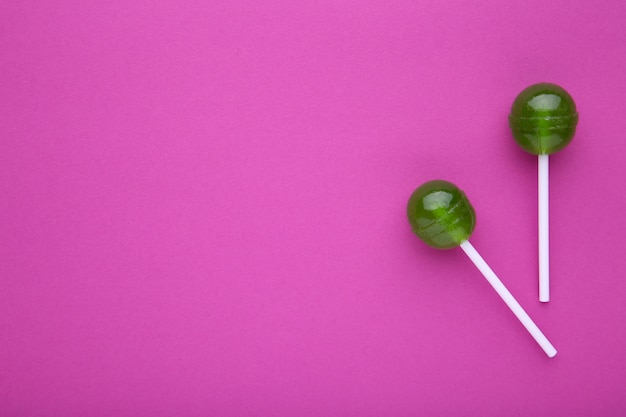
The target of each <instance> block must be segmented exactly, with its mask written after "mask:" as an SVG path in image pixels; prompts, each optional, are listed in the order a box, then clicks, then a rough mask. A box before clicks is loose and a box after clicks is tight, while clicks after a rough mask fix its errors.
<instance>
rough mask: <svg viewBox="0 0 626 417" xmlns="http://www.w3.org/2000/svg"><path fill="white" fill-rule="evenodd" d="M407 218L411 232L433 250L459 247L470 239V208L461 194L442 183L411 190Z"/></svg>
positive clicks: (472, 221) (472, 219) (473, 215)
mask: <svg viewBox="0 0 626 417" xmlns="http://www.w3.org/2000/svg"><path fill="white" fill-rule="evenodd" d="M407 215H408V217H409V223H411V227H412V228H413V232H414V233H415V234H416V235H418V236H419V237H420V239H422V240H423V241H424V242H426V244H428V245H429V246H432V247H433V248H437V249H450V248H454V247H457V246H459V245H460V244H461V243H463V242H464V241H466V240H467V239H468V238H469V237H470V235H471V234H472V232H473V231H474V225H475V224H476V213H475V212H474V207H472V205H471V204H470V202H469V200H468V199H467V197H466V196H465V193H464V192H463V191H461V190H459V188H458V187H457V186H456V185H454V184H452V183H449V182H448V181H442V180H434V181H429V182H427V183H425V184H423V185H422V186H420V187H419V188H418V189H417V190H415V192H413V195H411V198H410V199H409V204H408V206H407Z"/></svg>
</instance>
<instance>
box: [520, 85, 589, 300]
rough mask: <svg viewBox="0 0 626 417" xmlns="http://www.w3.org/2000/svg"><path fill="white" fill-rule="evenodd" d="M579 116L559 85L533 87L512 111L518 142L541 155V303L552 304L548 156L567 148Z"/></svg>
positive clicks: (568, 96)
mask: <svg viewBox="0 0 626 417" xmlns="http://www.w3.org/2000/svg"><path fill="white" fill-rule="evenodd" d="M577 123H578V113H577V112H576V104H575V103H574V100H572V97H571V96H570V95H569V94H568V93H567V91H565V90H564V89H563V88H561V87H559V86H558V85H555V84H549V83H541V84H535V85H531V86H530V87H528V88H526V89H525V90H524V91H522V92H521V93H520V94H519V95H518V96H517V98H516V99H515V101H514V102H513V107H512V108H511V114H510V115H509V126H511V130H512V131H513V137H514V138H515V141H516V142H517V143H518V144H519V145H520V146H521V147H522V149H524V150H525V151H527V152H530V153H532V154H534V155H539V164H538V168H539V169H538V179H539V181H538V188H539V196H538V197H539V301H542V302H547V301H549V300H550V270H549V264H550V258H549V257H550V249H549V247H550V246H549V240H550V234H549V233H550V232H549V223H548V217H549V198H548V186H549V180H548V171H549V164H548V161H549V160H548V155H550V154H553V153H555V152H558V151H560V150H561V149H563V148H564V147H565V146H567V145H568V144H569V143H570V142H571V140H572V138H573V137H574V133H575V132H576V124H577Z"/></svg>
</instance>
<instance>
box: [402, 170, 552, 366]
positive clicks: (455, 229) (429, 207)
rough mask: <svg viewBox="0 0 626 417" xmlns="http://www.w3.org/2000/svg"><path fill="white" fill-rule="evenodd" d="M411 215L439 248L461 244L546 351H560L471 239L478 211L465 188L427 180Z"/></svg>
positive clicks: (411, 206)
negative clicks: (471, 202) (468, 197)
mask: <svg viewBox="0 0 626 417" xmlns="http://www.w3.org/2000/svg"><path fill="white" fill-rule="evenodd" d="M407 217H408V220H409V224H410V225H411V229H413V232H414V233H415V234H416V235H417V236H418V237H419V238H420V239H422V240H423V241H424V242H425V243H426V244H427V245H429V246H432V247H434V248H436V249H450V248H454V247H457V246H460V247H461V249H463V251H464V252H465V254H466V255H467V256H468V257H469V258H470V260H471V261H472V262H473V263H474V265H476V267H477V268H478V270H479V271H480V272H481V273H482V274H483V275H484V276H485V278H486V279H487V281H488V282H489V284H491V286H492V287H493V289H494V290H496V292H497V293H498V295H499V296H500V297H501V298H502V300H503V301H504V302H505V303H506V305H507V306H508V307H509V308H510V309H511V311H512V312H513V314H515V316H516V317H517V318H518V319H519V321H520V322H521V323H522V325H524V327H525V328H526V330H528V332H529V333H530V334H531V336H532V337H533V338H534V339H535V341H536V342H537V343H538V344H539V346H541V348H542V349H543V350H544V352H545V353H546V355H548V356H549V357H553V356H554V355H556V349H555V348H554V346H552V344H551V343H550V341H549V340H548V339H547V338H546V337H545V336H544V334H543V333H542V332H541V330H539V328H538V327H537V325H536V324H535V323H534V322H533V321H532V319H531V318H530V317H529V316H528V314H527V313H526V311H524V309H523V308H522V306H520V304H519V303H518V302H517V300H515V298H514V297H513V295H511V293H510V292H509V290H508V289H507V288H506V287H505V286H504V284H503V283H502V281H500V278H498V276H497V275H496V274H495V272H493V270H492V269H491V268H490V267H489V265H487V263H486V262H485V261H484V259H483V258H482V257H481V256H480V254H479V253H478V252H477V251H476V249H474V247H473V246H472V244H471V243H470V242H469V237H470V236H471V234H472V232H473V231H474V226H475V225H476V213H475V211H474V208H473V207H472V205H471V204H470V202H469V200H468V199H467V197H466V196H465V193H464V192H463V191H461V190H460V189H459V188H458V187H457V186H456V185H454V184H452V183H451V182H448V181H443V180H434V181H429V182H426V183H424V184H422V185H421V186H419V187H418V188H417V189H416V190H415V191H414V192H413V194H411V197H410V198H409V203H408V205H407Z"/></svg>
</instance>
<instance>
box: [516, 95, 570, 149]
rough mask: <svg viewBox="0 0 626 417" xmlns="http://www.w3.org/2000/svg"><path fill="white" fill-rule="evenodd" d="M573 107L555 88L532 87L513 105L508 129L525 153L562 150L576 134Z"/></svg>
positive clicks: (518, 97)
mask: <svg viewBox="0 0 626 417" xmlns="http://www.w3.org/2000/svg"><path fill="white" fill-rule="evenodd" d="M577 124H578V113H577V112H576V103H574V100H573V99H572V96H570V95H569V93H568V92H567V91H565V90H564V89H563V88H561V87H559V86H558V85H556V84H550V83H540V84H534V85H531V86H530V87H528V88H526V89H525V90H523V91H522V92H521V93H520V94H519V95H518V96H517V98H516V99H515V101H514V102H513V107H512V108H511V114H510V115H509V126H510V127H511V130H512V131H513V137H514V138H515V141H516V142H517V143H518V144H519V145H520V146H521V147H522V148H523V149H524V150H525V151H527V152H530V153H532V154H535V155H549V154H552V153H555V152H558V151H560V150H561V149H563V148H564V147H566V146H567V145H568V144H569V143H570V142H571V140H572V138H573V137H574V133H576V125H577Z"/></svg>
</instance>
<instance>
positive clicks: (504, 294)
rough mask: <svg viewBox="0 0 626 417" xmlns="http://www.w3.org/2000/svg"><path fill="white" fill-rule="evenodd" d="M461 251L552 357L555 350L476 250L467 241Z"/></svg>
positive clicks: (462, 245)
mask: <svg viewBox="0 0 626 417" xmlns="http://www.w3.org/2000/svg"><path fill="white" fill-rule="evenodd" d="M461 249H463V251H464V252H465V254H466V255H467V256H468V257H469V258H470V259H471V261H472V262H474V265H476V268H478V270H479V271H480V272H482V274H483V275H484V276H485V278H487V281H488V282H489V284H491V286H492V287H493V289H494V290H496V292H497V293H498V295H499V296H500V297H501V298H502V300H503V301H504V302H505V303H506V305H507V306H509V308H510V309H511V311H512V312H513V314H515V316H516V317H517V318H518V320H519V321H520V322H521V323H522V324H523V325H524V327H525V328H526V330H528V333H530V335H531V336H532V337H533V338H534V339H535V341H536V342H537V343H538V344H539V346H541V348H542V349H543V351H544V352H546V355H548V356H549V357H550V358H552V357H554V355H556V349H555V348H554V346H552V343H550V341H549V340H548V339H547V338H546V337H545V336H544V334H543V333H542V332H541V330H539V327H537V325H536V324H535V322H533V321H532V319H531V318H530V316H528V314H527V313H526V312H525V311H524V309H523V308H522V306H521V305H520V304H519V303H518V302H517V300H516V299H515V298H513V295H511V293H510V292H509V290H508V289H507V288H506V287H505V286H504V284H503V283H502V281H500V278H498V276H497V275H496V274H495V272H493V270H492V269H491V268H490V267H489V265H487V262H485V260H484V259H483V258H482V257H481V256H480V254H479V253H478V252H477V251H476V249H474V247H473V246H472V244H471V243H470V242H469V240H466V241H465V242H463V243H461Z"/></svg>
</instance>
